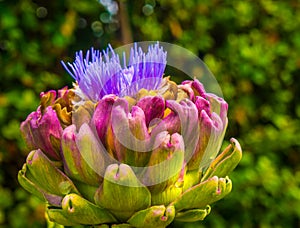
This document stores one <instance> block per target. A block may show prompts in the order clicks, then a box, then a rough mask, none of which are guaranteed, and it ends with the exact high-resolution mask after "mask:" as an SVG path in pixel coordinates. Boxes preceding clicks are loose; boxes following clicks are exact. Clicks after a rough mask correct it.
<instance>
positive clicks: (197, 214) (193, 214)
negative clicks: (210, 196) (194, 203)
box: [175, 205, 211, 222]
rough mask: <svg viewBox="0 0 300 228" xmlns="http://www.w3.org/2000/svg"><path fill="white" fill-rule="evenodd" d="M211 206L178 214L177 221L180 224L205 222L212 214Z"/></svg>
mask: <svg viewBox="0 0 300 228" xmlns="http://www.w3.org/2000/svg"><path fill="white" fill-rule="evenodd" d="M210 210H211V209H210V206H209V205H207V206H206V208H205V209H192V210H187V211H181V212H178V213H177V214H176V217H175V220H176V221H180V222H196V221H201V220H203V219H204V218H205V217H206V216H207V215H208V214H209V213H210Z"/></svg>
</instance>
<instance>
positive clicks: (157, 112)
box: [136, 96, 165, 126]
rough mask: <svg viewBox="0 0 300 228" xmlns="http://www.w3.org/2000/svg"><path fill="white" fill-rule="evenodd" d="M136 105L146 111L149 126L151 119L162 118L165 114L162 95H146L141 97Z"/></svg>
mask: <svg viewBox="0 0 300 228" xmlns="http://www.w3.org/2000/svg"><path fill="white" fill-rule="evenodd" d="M136 105H137V106H139V107H140V108H141V109H142V110H143V111H144V113H145V118H146V125H147V126H149V123H150V122H151V120H154V119H155V118H162V117H163V115H164V111H165V102H164V99H163V98H162V97H157V96H155V97H151V96H146V97H143V98H142V99H140V100H139V101H138V102H137V104H136Z"/></svg>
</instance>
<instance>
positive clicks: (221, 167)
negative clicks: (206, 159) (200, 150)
mask: <svg viewBox="0 0 300 228" xmlns="http://www.w3.org/2000/svg"><path fill="white" fill-rule="evenodd" d="M230 142H231V144H230V145H229V146H227V147H226V148H225V150H224V151H223V152H222V153H221V154H220V155H219V156H218V157H217V158H216V159H215V160H214V161H213V162H212V163H211V164H210V166H209V167H208V169H207V170H206V172H205V174H204V175H203V177H202V180H201V181H204V180H207V179H208V178H211V177H213V176H218V177H226V176H227V175H228V174H229V173H230V172H231V171H232V170H234V169H235V167H236V166H237V165H238V163H239V162H240V160H241V159H242V149H241V146H240V144H239V142H238V141H237V140H236V139H234V138H232V139H231V140H230Z"/></svg>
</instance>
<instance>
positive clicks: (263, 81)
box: [0, 0, 300, 227]
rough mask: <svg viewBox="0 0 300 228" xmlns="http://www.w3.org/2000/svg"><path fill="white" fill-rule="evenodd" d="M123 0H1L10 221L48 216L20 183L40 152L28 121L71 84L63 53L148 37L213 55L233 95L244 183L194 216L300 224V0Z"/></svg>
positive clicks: (0, 199) (4, 205) (1, 211)
mask: <svg viewBox="0 0 300 228" xmlns="http://www.w3.org/2000/svg"><path fill="white" fill-rule="evenodd" d="M101 2H102V4H101ZM105 2H106V3H105ZM103 4H104V5H106V6H104V5H103ZM118 4H119V7H118V10H117V11H114V7H113V6H114V4H113V3H112V1H109V0H107V1H103V0H102V1H100V2H99V1H96V0H77V1H72V0H60V1H42V0H37V1H31V0H20V1H14V0H0V79H1V82H0V132H1V133H0V134H1V137H0V166H1V169H0V227H45V226H46V223H45V220H44V204H43V203H42V202H40V201H39V200H37V199H36V198H35V197H33V196H31V195H29V194H28V193H27V192H26V191H25V190H23V189H22V188H20V187H19V185H18V183H17V178H16V177H17V172H18V170H19V169H21V167H22V164H23V163H24V161H25V157H26V154H27V153H28V151H27V149H26V147H25V145H24V142H23V141H22V139H21V137H20V131H19V125H20V122H21V121H23V120H24V119H25V118H26V116H27V115H28V114H29V113H30V112H31V111H33V110H35V109H36V107H37V106H38V104H39V93H40V92H41V91H46V90H49V89H59V88H61V87H63V86H65V85H68V86H71V83H72V78H71V77H70V76H69V75H67V73H66V72H65V71H64V69H63V68H62V66H61V64H60V60H65V61H72V60H73V57H74V54H75V51H78V50H80V49H82V50H87V49H89V48H90V46H94V47H95V48H99V49H103V48H106V47H107V44H108V43H111V44H112V46H113V47H118V46H121V45H122V44H125V43H131V42H132V41H145V40H160V41H164V42H169V43H174V44H178V45H180V46H182V47H184V48H187V49H189V50H190V51H192V52H193V53H195V54H197V55H198V56H199V57H200V58H201V59H203V61H204V62H205V63H206V64H207V65H208V67H209V68H210V70H211V71H212V72H213V74H214V75H215V77H216V79H217V80H218V82H219V84H220V86H221V88H222V90H223V94H224V98H225V99H226V101H227V102H228V103H229V114H228V117H229V126H228V130H227V133H226V136H225V141H226V142H225V143H226V144H227V143H228V140H229V139H230V137H232V136H234V137H236V138H237V139H238V140H239V141H240V143H241V145H242V147H243V152H244V156H243V159H242V161H241V163H240V165H239V166H238V167H237V169H236V170H235V171H234V172H233V173H232V174H231V179H232V181H233V191H232V193H231V194H230V195H229V196H227V197H226V198H225V199H223V200H221V201H220V202H218V203H216V204H214V205H212V212H211V214H210V215H209V216H208V217H207V218H206V219H205V221H203V222H199V223H194V224H193V223H191V224H187V225H186V226H185V227H300V119H299V118H300V103H299V101H300V98H299V95H300V78H299V77H300V54H299V53H300V2H299V1H298V0H285V1H284V0H282V1H270V0H252V1H250V0H249V1H242V0H241V1H240V0H239V1H232V0H224V1H221V0H201V1H191V0H182V1H179V0H162V1H155V0H146V1H129V0H128V1H121V3H118Z"/></svg>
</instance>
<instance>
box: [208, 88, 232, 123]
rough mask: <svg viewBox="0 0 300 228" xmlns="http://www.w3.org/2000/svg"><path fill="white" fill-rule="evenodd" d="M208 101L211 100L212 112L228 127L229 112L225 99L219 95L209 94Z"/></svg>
mask: <svg viewBox="0 0 300 228" xmlns="http://www.w3.org/2000/svg"><path fill="white" fill-rule="evenodd" d="M206 99H208V100H209V103H210V106H211V112H215V113H217V114H218V115H219V116H220V118H221V120H222V122H223V124H224V125H226V122H227V110H228V104H227V102H226V101H225V100H224V99H223V98H221V97H218V96H217V95H215V94H212V93H207V94H206Z"/></svg>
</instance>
